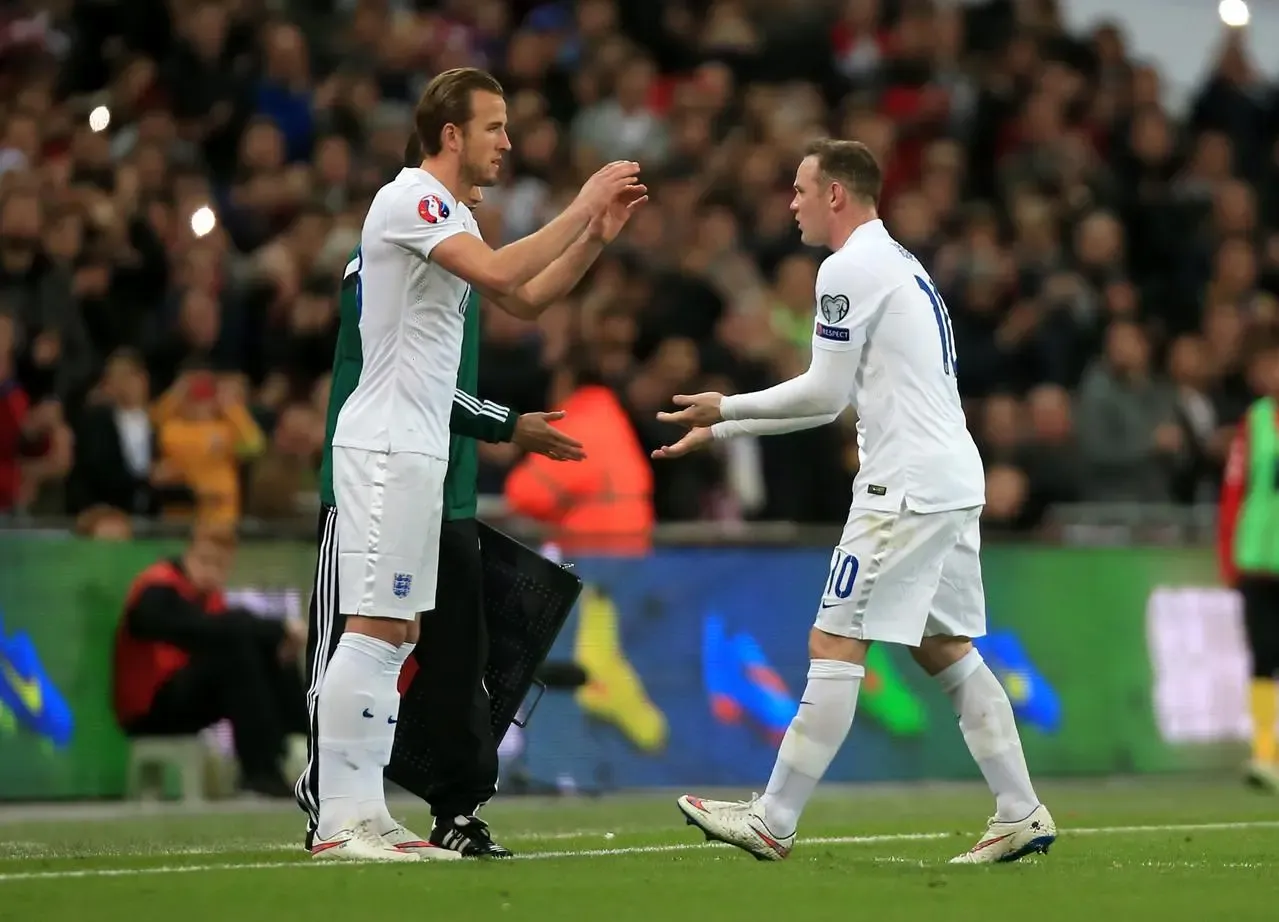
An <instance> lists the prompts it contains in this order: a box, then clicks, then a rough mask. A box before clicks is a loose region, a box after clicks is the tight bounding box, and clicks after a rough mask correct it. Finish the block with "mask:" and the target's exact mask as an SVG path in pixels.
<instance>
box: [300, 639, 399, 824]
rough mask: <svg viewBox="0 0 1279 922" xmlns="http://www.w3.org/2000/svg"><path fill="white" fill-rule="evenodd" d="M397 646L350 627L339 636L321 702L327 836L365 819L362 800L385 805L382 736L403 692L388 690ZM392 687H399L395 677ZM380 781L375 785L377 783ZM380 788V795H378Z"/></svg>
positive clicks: (318, 712) (322, 799)
mask: <svg viewBox="0 0 1279 922" xmlns="http://www.w3.org/2000/svg"><path fill="white" fill-rule="evenodd" d="M398 652H399V651H398V650H397V649H396V648H395V647H394V646H393V645H391V644H389V643H387V642H386V641H384V640H378V639H377V638H375V637H368V636H366V635H364V634H355V633H351V632H347V633H345V634H343V635H342V639H341V640H339V641H338V645H337V649H336V650H334V651H333V657H332V659H330V660H329V665H328V668H327V669H326V670H325V672H324V680H323V682H321V684H320V693H319V698H318V701H317V703H316V723H317V729H318V736H319V739H318V745H317V748H318V750H319V766H320V820H319V823H318V828H317V830H316V831H317V833H318V834H319V836H320V838H322V839H327V838H329V837H331V836H333V835H334V834H335V833H337V832H339V831H340V830H342V829H346V828H348V827H350V826H353V825H354V824H355V823H357V822H359V821H360V820H361V819H364V816H363V815H362V814H363V811H362V809H361V803H362V802H363V801H364V800H365V799H366V798H368V799H370V800H372V801H377V802H380V803H381V804H382V809H383V810H385V809H386V797H385V795H384V794H383V793H382V790H383V788H382V766H381V765H380V764H377V763H376V761H375V760H376V758H377V757H378V755H379V753H380V745H381V744H380V742H379V740H380V738H381V736H382V735H385V731H386V730H387V729H390V730H391V732H392V734H393V733H394V725H393V724H391V725H389V727H388V718H390V719H392V720H394V719H395V715H396V713H398V710H399V695H398V694H395V695H392V696H390V698H393V699H394V701H393V702H392V701H391V700H390V698H388V696H387V694H386V683H387V672H388V669H389V668H390V664H391V662H392V661H393V659H394V658H395V657H396V656H397V655H398ZM391 690H392V691H393V692H394V691H395V684H394V680H392V684H391ZM374 781H376V785H374ZM374 791H376V792H377V793H376V795H375V794H374Z"/></svg>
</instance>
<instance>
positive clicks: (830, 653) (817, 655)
mask: <svg viewBox="0 0 1279 922" xmlns="http://www.w3.org/2000/svg"><path fill="white" fill-rule="evenodd" d="M868 649H870V641H867V640H857V639H855V638H852V637H840V636H839V635H837V634H828V633H826V632H825V631H823V630H822V629H821V628H816V627H815V628H813V629H812V630H811V631H810V632H809V634H808V658H809V659H829V660H838V661H840V662H843V663H854V664H855V665H858V666H862V665H865V663H866V651H867V650H868Z"/></svg>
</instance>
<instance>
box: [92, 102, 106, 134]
mask: <svg viewBox="0 0 1279 922" xmlns="http://www.w3.org/2000/svg"><path fill="white" fill-rule="evenodd" d="M110 124H111V110H110V109H108V108H107V107H106V106H97V107H96V108H95V109H94V110H93V111H92V112H90V113H89V128H90V130H92V131H105V130H106V127H107V126H108V125H110Z"/></svg>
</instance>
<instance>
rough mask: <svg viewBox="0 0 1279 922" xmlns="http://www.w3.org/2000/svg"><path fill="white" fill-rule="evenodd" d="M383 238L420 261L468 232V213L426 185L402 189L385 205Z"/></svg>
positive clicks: (443, 193) (446, 195)
mask: <svg viewBox="0 0 1279 922" xmlns="http://www.w3.org/2000/svg"><path fill="white" fill-rule="evenodd" d="M387 209H388V213H387V216H386V230H385V232H384V233H383V239H385V240H386V242H387V243H393V244H395V245H396V246H398V247H402V248H403V249H405V250H408V251H409V252H410V253H413V254H415V255H417V256H419V257H421V258H422V259H423V260H429V259H430V258H431V252H432V251H433V250H434V249H435V248H436V247H437V246H439V245H440V244H441V243H442V242H444V241H445V240H448V239H449V238H450V237H452V236H455V235H456V234H465V233H469V232H470V229H471V228H470V221H469V212H468V211H467V209H466V207H465V206H463V205H458V204H457V203H456V202H454V201H453V200H452V199H451V198H450V197H449V195H448V194H447V193H445V192H442V191H440V192H432V191H431V189H430V188H429V187H426V186H414V187H412V188H411V189H405V190H404V192H403V193H401V194H400V195H398V196H397V197H396V198H395V200H394V201H392V202H390V203H388V205H387Z"/></svg>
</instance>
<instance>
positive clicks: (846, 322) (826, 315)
mask: <svg viewBox="0 0 1279 922" xmlns="http://www.w3.org/2000/svg"><path fill="white" fill-rule="evenodd" d="M833 259H834V257H833V256H832V257H827V258H826V261H825V262H823V263H822V267H821V269H819V270H818V272H817V311H816V316H815V317H814V319H813V348H814V349H824V350H826V351H829V352H854V351H856V350H859V349H861V347H862V346H863V345H864V344H865V342H866V328H867V327H868V326H869V325H870V322H871V320H872V319H873V318H874V316H875V313H876V312H877V311H878V310H879V305H880V302H881V301H882V298H878V297H867V294H868V292H867V291H866V287H867V286H866V285H865V284H857V283H858V282H859V281H861V280H860V279H859V278H858V274H859V271H860V270H859V269H858V267H857V266H851V265H849V264H848V263H847V262H843V263H839V264H836V263H834V262H832V260H833Z"/></svg>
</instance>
